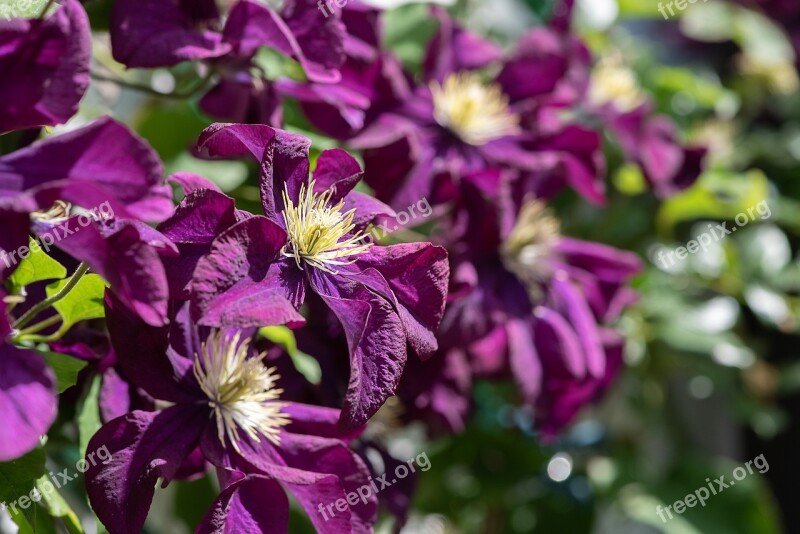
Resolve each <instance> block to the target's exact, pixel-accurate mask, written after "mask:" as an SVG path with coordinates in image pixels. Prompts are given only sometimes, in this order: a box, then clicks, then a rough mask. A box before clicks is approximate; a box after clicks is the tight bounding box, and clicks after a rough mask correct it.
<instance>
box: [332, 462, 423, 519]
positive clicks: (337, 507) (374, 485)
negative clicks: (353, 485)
mask: <svg viewBox="0 0 800 534" xmlns="http://www.w3.org/2000/svg"><path fill="white" fill-rule="evenodd" d="M414 464H416V466H415V465H414ZM416 467H419V469H420V471H428V470H429V469H430V468H431V461H430V460H429V459H428V453H425V452H423V453H421V454H418V455H417V457H416V458H411V459H410V460H408V461H407V462H406V463H404V464H400V465H398V466H397V467H396V468H395V470H394V478H392V479H391V480H389V477H390V476H391V475H390V474H389V473H384V474H383V475H381V476H379V477H376V478H374V479H370V481H369V484H364V485H363V486H361V487H360V488H358V489H357V490H356V491H351V492H350V493H348V494H347V495H346V496H345V498H344V499H338V500H337V501H336V502H332V503H328V504H327V505H324V504H322V503H320V504H319V507H318V508H317V509H318V510H319V513H320V514H322V518H323V519H324V520H325V521H330V519H331V517H336V512H337V511H338V512H346V511H347V510H348V509H349V508H350V507H351V506H355V505H356V504H358V501H361V502H362V504H367V502H368V501H369V498H370V497H371V496H373V495H377V494H378V493H380V492H382V491H383V490H385V489H386V488H388V487H391V486H392V484H396V483H397V482H398V481H399V480H402V479H404V478H406V477H407V476H408V475H410V474H411V473H416V472H417V471H416ZM378 484H380V487H378Z"/></svg>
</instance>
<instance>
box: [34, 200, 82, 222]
mask: <svg viewBox="0 0 800 534" xmlns="http://www.w3.org/2000/svg"><path fill="white" fill-rule="evenodd" d="M72 209H73V207H72V204H70V203H69V202H64V201H63V200H56V201H55V202H54V203H53V205H52V206H51V207H50V209H47V210H42V211H35V212H33V213H31V217H32V218H34V219H36V220H39V221H45V222H59V221H64V220H67V219H69V218H70V216H71V215H72Z"/></svg>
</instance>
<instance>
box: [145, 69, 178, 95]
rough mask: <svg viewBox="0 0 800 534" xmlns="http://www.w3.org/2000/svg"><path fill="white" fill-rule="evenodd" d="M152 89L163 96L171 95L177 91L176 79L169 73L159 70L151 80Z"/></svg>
mask: <svg viewBox="0 0 800 534" xmlns="http://www.w3.org/2000/svg"><path fill="white" fill-rule="evenodd" d="M150 87H152V88H153V90H154V91H158V92H159V93H162V94H167V93H171V92H172V91H174V90H175V77H174V76H173V75H172V73H171V72H169V71H166V70H157V71H155V72H154V73H153V77H152V78H151V79H150Z"/></svg>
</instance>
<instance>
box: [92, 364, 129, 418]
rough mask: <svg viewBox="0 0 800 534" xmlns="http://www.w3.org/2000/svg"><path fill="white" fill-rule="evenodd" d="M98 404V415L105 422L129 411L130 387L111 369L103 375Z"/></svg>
mask: <svg viewBox="0 0 800 534" xmlns="http://www.w3.org/2000/svg"><path fill="white" fill-rule="evenodd" d="M99 404H100V415H101V416H102V418H103V421H106V422H108V421H111V420H113V419H116V418H117V417H122V416H123V415H125V414H126V413H128V412H130V411H131V392H130V385H129V384H128V382H126V381H125V379H123V378H122V377H121V376H119V374H118V373H117V372H116V371H115V370H114V369H113V368H111V369H108V370H106V372H105V373H103V383H102V385H101V386H100V397H99Z"/></svg>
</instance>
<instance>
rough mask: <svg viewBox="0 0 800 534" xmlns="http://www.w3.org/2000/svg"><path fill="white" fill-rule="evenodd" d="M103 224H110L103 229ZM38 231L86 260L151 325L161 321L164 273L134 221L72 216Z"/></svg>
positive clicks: (165, 296) (164, 300)
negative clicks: (82, 221)
mask: <svg viewBox="0 0 800 534" xmlns="http://www.w3.org/2000/svg"><path fill="white" fill-rule="evenodd" d="M106 224H108V225H113V228H110V229H105V228H104V225H106ZM150 231H151V232H155V230H152V229H150ZM68 232H70V235H67V233H68ZM38 233H39V235H40V237H41V238H42V239H45V238H47V239H49V240H53V242H55V243H57V246H58V247H59V248H60V249H62V250H64V251H66V252H68V253H69V254H70V255H72V256H74V257H75V258H77V259H79V260H81V261H83V262H86V263H87V264H88V265H89V266H90V267H91V269H92V270H93V271H94V272H96V273H97V274H99V275H100V276H102V277H103V278H105V279H106V280H107V281H108V283H109V285H110V286H111V290H112V291H113V292H114V293H115V294H116V295H117V296H118V297H119V298H120V299H121V300H122V302H124V303H125V305H126V306H128V307H129V308H130V309H131V310H133V311H135V312H136V313H137V314H138V315H139V316H140V317H141V318H142V320H143V321H145V322H146V323H148V324H151V325H154V326H160V325H163V324H164V322H165V321H166V318H167V301H168V299H169V289H168V286H167V277H166V274H165V272H164V267H163V265H162V264H161V259H160V258H159V254H158V251H157V250H156V249H155V248H154V247H152V246H150V245H149V244H148V243H147V242H146V241H145V240H144V239H143V238H142V236H141V234H140V233H139V230H138V229H137V228H136V227H135V225H132V224H130V223H129V222H126V221H119V222H115V221H105V222H102V223H92V224H90V225H89V226H83V225H81V224H80V223H79V222H78V219H77V218H72V219H69V220H68V221H65V222H64V223H63V224H60V225H57V226H56V227H55V228H53V229H51V230H48V231H46V232H38ZM164 240H165V242H168V241H169V240H168V239H166V238H164Z"/></svg>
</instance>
